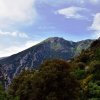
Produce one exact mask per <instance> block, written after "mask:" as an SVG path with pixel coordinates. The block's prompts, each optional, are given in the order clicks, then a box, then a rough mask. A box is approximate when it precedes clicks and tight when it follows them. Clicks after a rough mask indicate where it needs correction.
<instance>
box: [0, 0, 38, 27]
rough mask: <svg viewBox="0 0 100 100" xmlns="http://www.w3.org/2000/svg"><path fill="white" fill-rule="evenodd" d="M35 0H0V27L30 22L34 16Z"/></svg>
mask: <svg viewBox="0 0 100 100" xmlns="http://www.w3.org/2000/svg"><path fill="white" fill-rule="evenodd" d="M34 3H35V0H0V28H5V27H8V26H9V25H13V24H16V23H20V24H22V23H25V22H27V23H30V22H32V21H33V19H34V18H35V17H36V11H35V8H33V7H34Z"/></svg>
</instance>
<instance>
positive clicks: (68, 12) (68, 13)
mask: <svg viewBox="0 0 100 100" xmlns="http://www.w3.org/2000/svg"><path fill="white" fill-rule="evenodd" d="M81 11H87V9H86V8H81V7H75V6H71V7H68V8H64V9H60V10H58V11H57V14H60V15H64V16H65V17H66V18H73V19H82V18H84V17H85V16H83V15H81Z"/></svg>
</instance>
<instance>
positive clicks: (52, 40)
mask: <svg viewBox="0 0 100 100" xmlns="http://www.w3.org/2000/svg"><path fill="white" fill-rule="evenodd" d="M60 41H66V40H65V39H64V38H62V37H50V38H48V39H46V40H45V41H44V42H51V43H53V42H60Z"/></svg>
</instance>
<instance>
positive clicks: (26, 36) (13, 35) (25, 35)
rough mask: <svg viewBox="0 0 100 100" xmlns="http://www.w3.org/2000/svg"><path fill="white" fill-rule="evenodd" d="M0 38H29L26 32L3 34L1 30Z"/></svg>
mask: <svg viewBox="0 0 100 100" xmlns="http://www.w3.org/2000/svg"><path fill="white" fill-rule="evenodd" d="M0 36H12V37H20V38H28V35H27V34H26V33H24V32H18V31H15V32H3V31H1V30H0Z"/></svg>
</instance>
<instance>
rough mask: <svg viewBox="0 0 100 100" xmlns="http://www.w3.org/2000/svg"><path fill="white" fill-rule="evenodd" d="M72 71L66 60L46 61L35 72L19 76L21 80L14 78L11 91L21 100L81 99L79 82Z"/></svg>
mask: <svg viewBox="0 0 100 100" xmlns="http://www.w3.org/2000/svg"><path fill="white" fill-rule="evenodd" d="M70 72H71V66H70V65H69V64H68V63H67V62H65V61H62V60H51V61H46V62H45V63H43V64H42V65H41V66H40V69H39V70H38V71H35V72H34V73H33V74H32V73H31V74H27V75H26V74H23V75H21V76H19V77H20V82H19V77H18V78H17V80H16V82H17V83H16V82H15V79H14V81H13V84H11V86H10V90H11V91H10V92H9V93H10V94H14V95H15V96H17V95H18V96H19V97H20V100H79V89H80V88H79V83H78V81H77V80H76V79H75V78H74V76H72V75H71V74H70ZM16 86H17V89H16V90H15V88H16ZM12 91H13V92H12Z"/></svg>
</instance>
